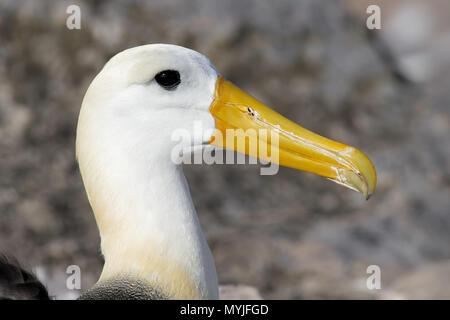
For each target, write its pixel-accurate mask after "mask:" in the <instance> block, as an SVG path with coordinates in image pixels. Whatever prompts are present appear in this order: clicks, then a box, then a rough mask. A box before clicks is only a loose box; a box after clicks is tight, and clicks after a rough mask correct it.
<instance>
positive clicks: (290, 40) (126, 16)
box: [0, 0, 450, 299]
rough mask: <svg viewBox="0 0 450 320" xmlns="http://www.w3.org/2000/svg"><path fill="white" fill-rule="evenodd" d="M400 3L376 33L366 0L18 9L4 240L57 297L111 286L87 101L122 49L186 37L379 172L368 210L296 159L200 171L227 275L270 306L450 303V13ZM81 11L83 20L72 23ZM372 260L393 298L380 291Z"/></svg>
mask: <svg viewBox="0 0 450 320" xmlns="http://www.w3.org/2000/svg"><path fill="white" fill-rule="evenodd" d="M377 2H379V1H370V3H377ZM396 2H397V3H398V5H396V6H388V7H382V10H384V11H382V19H383V20H382V23H383V29H382V30H380V31H368V30H367V29H366V28H365V18H366V17H367V15H366V13H365V8H366V7H367V5H361V2H360V1H357V2H356V1H350V0H349V1H325V0H324V1H317V0H305V1H296V0H285V1H277V2H275V1H257V0H253V1H250V0H245V1H204V2H202V1H176V0H168V1H162V0H159V1H151V2H148V3H144V2H143V1H142V2H141V1H108V2H106V1H95V4H92V3H94V2H87V1H86V2H78V1H68V2H65V1H16V0H14V1H13V0H9V1H2V3H1V4H0V75H1V76H0V79H1V80H0V250H1V251H3V252H8V253H10V254H13V255H15V256H16V257H17V258H18V259H19V260H20V261H23V262H24V263H25V265H26V266H29V267H33V268H35V270H36V271H37V272H38V274H39V276H40V277H41V279H43V281H45V282H46V283H47V284H48V286H49V288H50V291H51V293H52V294H53V295H56V297H57V298H72V297H75V296H77V295H78V294H79V293H78V292H73V291H68V290H66V289H65V279H66V274H65V269H66V267H67V266H68V265H71V264H77V265H79V266H80V267H81V270H82V276H83V277H82V285H83V289H86V288H88V287H89V286H91V285H92V284H93V283H94V282H95V281H96V279H97V277H98V275H99V273H100V270H101V266H102V260H101V257H100V254H99V238H98V234H97V229H96V226H95V222H94V219H93V216H92V215H91V210H90V208H89V205H88V202H87V199H86V196H85V193H84V189H83V186H82V182H81V178H80V175H79V172H78V168H77V164H76V162H75V155H74V137H75V127H76V121H77V115H78V111H79V107H80V103H81V100H82V98H83V95H84V92H85V90H86V88H87V87H88V85H89V83H90V81H91V80H92V79H93V77H94V75H95V74H96V73H97V72H98V71H99V70H100V68H101V67H102V65H103V64H104V63H105V62H106V61H107V59H108V58H109V57H111V56H112V55H114V54H115V53H117V52H119V51H121V50H123V49H125V48H128V47H132V46H136V45H141V44H147V43H154V42H165V43H175V44H179V45H183V46H187V47H190V48H193V49H195V50H197V51H200V52H202V53H204V54H205V55H207V56H208V57H209V58H210V59H211V61H212V62H213V63H214V64H215V65H216V67H217V69H218V70H220V72H221V73H222V74H223V75H225V76H226V77H227V78H229V79H230V80H232V81H233V82H235V83H237V84H239V86H240V87H242V88H243V89H245V90H246V91H249V92H251V93H252V94H254V95H255V96H257V97H259V98H260V99H261V100H263V101H265V102H266V103H267V104H268V105H271V106H274V107H275V109H276V110H277V111H279V112H281V113H282V114H284V115H286V116H287V117H289V118H291V119H293V120H295V121H296V122H298V123H301V124H302V125H304V126H305V127H307V128H309V129H311V130H314V131H316V132H319V133H321V134H323V135H325V136H328V137H331V138H333V139H336V140H338V141H343V142H345V143H347V144H350V145H354V146H356V147H358V148H360V149H362V150H363V151H364V152H366V153H367V154H368V155H369V157H370V158H371V159H372V160H373V161H374V163H375V166H376V168H377V171H378V181H379V182H378V187H377V191H376V193H375V195H374V196H373V197H372V198H371V199H370V201H368V202H366V201H364V200H363V198H362V197H361V196H360V195H358V194H356V193H353V192H351V191H349V190H346V189H344V188H342V187H339V186H338V185H335V184H333V183H330V182H329V181H327V180H325V179H322V178H319V177H317V176H313V175H310V174H307V173H300V172H296V171H293V170H291V169H287V168H281V169H280V172H279V174H277V175H275V176H260V175H259V168H258V167H256V166H249V165H233V166H231V165H228V166H218V165H217V166H198V165H193V166H190V167H186V168H185V172H186V175H187V178H188V181H189V183H190V186H191V191H192V196H193V199H194V201H195V204H196V207H197V209H198V214H199V216H200V220H201V223H202V226H203V228H204V232H205V234H206V236H207V239H208V242H209V244H210V246H211V249H212V251H213V254H214V257H215V259H216V264H217V269H218V273H219V279H220V282H221V283H231V284H246V285H251V286H254V287H256V288H258V289H259V291H260V292H261V295H262V296H263V297H264V298H294V299H299V298H300V299H303V298H305V299H306V298H343V299H347V298H416V297H421V298H450V283H449V281H450V280H449V279H450V277H448V274H449V272H450V245H449V244H450V232H449V231H450V214H449V207H450V200H449V191H450V170H449V169H450V168H449V166H450V161H449V159H450V142H449V136H450V126H449V110H450V107H449V104H450V95H449V93H448V92H449V90H448V88H449V86H450V76H449V75H450V72H449V69H450V64H449V59H448V57H450V54H449V52H450V49H449V45H448V44H449V43H450V40H449V39H450V31H449V26H450V23H449V21H450V20H449V19H447V17H445V14H444V15H443V14H442V12H450V8H449V5H448V1H427V2H425V1H396ZM73 3H76V4H79V5H80V6H81V10H82V29H81V30H73V31H70V30H68V29H67V28H66V27H65V20H66V17H67V14H66V13H65V10H66V8H67V6H68V5H69V4H73ZM275 3H276V4H275ZM405 12H406V13H405ZM370 264H376V265H379V266H380V267H381V273H382V290H378V291H377V290H375V291H370V290H368V289H366V286H365V281H366V278H367V274H366V268H367V266H368V265H370Z"/></svg>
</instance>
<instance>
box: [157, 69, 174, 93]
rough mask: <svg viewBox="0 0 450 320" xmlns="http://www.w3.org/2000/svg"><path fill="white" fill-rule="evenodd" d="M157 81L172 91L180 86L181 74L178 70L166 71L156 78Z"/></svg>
mask: <svg viewBox="0 0 450 320" xmlns="http://www.w3.org/2000/svg"><path fill="white" fill-rule="evenodd" d="M155 80H156V82H158V84H159V85H160V86H161V87H163V88H164V89H166V90H170V89H173V88H175V87H176V86H177V85H179V84H180V73H179V72H178V71H176V70H164V71H161V72H160V73H158V74H157V75H156V76H155Z"/></svg>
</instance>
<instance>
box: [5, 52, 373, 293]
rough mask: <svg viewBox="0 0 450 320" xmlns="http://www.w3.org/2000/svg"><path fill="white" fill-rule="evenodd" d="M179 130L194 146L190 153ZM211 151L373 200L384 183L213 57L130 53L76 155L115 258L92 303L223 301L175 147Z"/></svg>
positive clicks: (99, 82) (112, 72) (104, 87)
mask: <svg viewBox="0 0 450 320" xmlns="http://www.w3.org/2000/svg"><path fill="white" fill-rule="evenodd" d="M199 127H200V128H201V130H198V128H199ZM229 129H242V130H235V131H234V132H233V134H234V137H235V138H236V139H239V138H244V139H243V141H244V144H242V143H241V144H239V143H235V140H236V139H234V138H233V139H225V138H224V137H226V136H227V134H228V132H231V131H230V130H229ZM177 130H178V131H179V130H182V132H184V133H188V134H189V136H190V139H186V140H185V141H186V142H185V144H184V145H183V142H181V144H182V145H181V148H180V141H179V140H178V141H177V140H176V139H173V133H174V132H175V131H177ZM263 133H264V134H263ZM272 134H274V135H272ZM274 137H276V141H275V138H274ZM255 144H256V145H258V147H257V148H254V147H252V146H254V145H255ZM177 148H178V149H177ZM211 148H225V149H232V150H235V151H238V152H241V153H244V154H248V155H250V156H253V157H256V158H260V159H262V160H268V161H271V162H275V163H278V164H280V165H283V166H287V167H291V168H294V169H298V170H303V171H308V172H311V173H315V174H318V175H321V176H324V177H327V178H329V179H331V180H333V181H335V182H337V183H339V184H342V185H344V186H346V187H348V188H351V189H354V190H356V191H359V192H361V193H362V194H363V195H364V196H365V197H368V196H370V194H372V193H373V192H374V189H375V185H376V173H375V169H374V167H373V165H372V163H371V162H370V160H369V159H368V158H367V157H366V156H365V155H364V154H363V153H362V152H360V151H359V150H357V149H355V148H353V147H350V146H347V145H344V144H341V143H338V142H334V141H331V140H328V139H326V138H324V137H321V136H319V135H317V134H315V133H312V132H310V131H308V130H306V129H304V128H302V127H300V126H299V125H297V124H295V123H294V122H291V121H289V120H288V119H286V118H284V117H283V116H281V115H280V114H278V113H276V112H275V111H273V110H272V109H270V108H268V107H267V106H265V105H264V104H262V103H261V102H260V101H258V100H256V99H255V98H254V97H252V96H250V95H248V94H246V93H245V92H243V91H242V90H240V89H239V88H238V87H236V86H235V85H234V84H232V83H231V82H229V81H227V80H226V79H225V78H223V77H222V76H220V74H219V73H218V72H217V71H216V69H215V68H214V66H213V65H212V64H211V62H210V61H209V60H208V59H207V58H206V57H205V56H203V55H202V54H200V53H198V52H195V51H193V50H190V49H187V48H183V47H179V46H175V45H167V44H150V45H144V46H140V47H135V48H131V49H128V50H125V51H123V52H120V53H119V54H117V55H116V56H114V57H113V58H111V59H110V60H109V62H108V63H106V65H105V66H104V67H103V69H102V70H101V72H100V73H99V74H98V75H97V76H96V77H95V79H94V80H93V81H92V83H91V85H90V86H89V88H88V90H87V92H86V95H85V97H84V100H83V103H82V106H81V111H80V115H79V120H78V127H77V137H76V154H77V159H78V163H79V166H80V171H81V175H82V178H83V182H84V186H85V188H86V192H87V195H88V198H89V202H90V204H91V206H92V209H93V212H94V215H95V219H96V222H97V225H98V229H99V232H100V236H101V251H102V254H103V256H104V260H105V264H104V267H103V271H102V273H101V276H100V279H99V280H98V282H97V284H95V285H94V286H93V287H92V288H91V289H89V290H87V291H86V292H85V293H84V294H82V295H81V297H80V298H81V299H217V298H218V282H217V274H216V268H215V264H214V260H213V257H212V255H211V252H210V249H209V247H208V245H207V243H206V240H205V237H204V235H203V233H202V230H201V228H200V224H199V221H198V218H197V214H196V211H195V208H194V206H193V203H192V199H191V196H190V194H189V188H188V185H187V183H186V180H185V177H184V175H183V172H182V165H181V164H180V163H179V162H177V161H174V150H175V149H177V150H179V152H178V153H179V155H180V156H182V157H184V156H186V155H190V154H192V153H195V152H198V151H199V150H200V151H204V150H209V149H211ZM264 148H266V149H270V150H271V152H272V154H271V156H269V153H267V154H266V153H261V152H258V151H257V150H261V149H264ZM273 154H276V155H277V157H272V155H273ZM0 264H1V263H0ZM0 289H1V288H0Z"/></svg>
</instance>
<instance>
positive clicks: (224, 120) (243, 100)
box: [209, 77, 377, 199]
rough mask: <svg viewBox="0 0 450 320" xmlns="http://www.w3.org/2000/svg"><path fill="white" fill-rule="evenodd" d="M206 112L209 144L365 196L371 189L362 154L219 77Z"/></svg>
mask: <svg viewBox="0 0 450 320" xmlns="http://www.w3.org/2000/svg"><path fill="white" fill-rule="evenodd" d="M210 112H211V114H212V115H213V117H214V118H215V123H216V131H215V133H214V136H213V138H212V139H211V141H210V142H209V143H210V144H213V145H216V146H219V147H223V148H226V149H230V150H234V151H238V152H241V153H244V154H247V155H249V156H252V157H256V158H258V159H261V160H264V161H269V162H272V163H276V164H279V165H282V166H286V167H290V168H294V169H298V170H303V171H307V172H311V173H315V174H317V175H320V176H324V177H327V178H329V179H330V180H332V181H334V182H336V183H339V184H341V185H344V186H345V187H348V188H350V189H353V190H355V191H359V192H361V193H362V194H363V195H364V196H365V197H366V198H367V199H368V198H369V197H370V195H371V194H372V193H373V192H374V190H375V185H376V181H377V177H376V172H375V168H374V166H373V164H372V162H371V161H370V160H369V158H368V157H367V156H366V155H365V154H364V153H362V152H361V151H359V150H357V149H355V148H353V147H350V146H347V145H345V144H341V143H339V142H335V141H332V140H329V139H327V138H324V137H322V136H320V135H318V134H315V133H313V132H311V131H309V130H307V129H305V128H303V127H301V126H299V125H297V124H296V123H294V122H292V121H290V120H288V119H286V118H285V117H283V116H282V115H280V114H278V113H277V112H275V111H273V110H272V109H270V108H269V107H267V106H265V105H264V104H263V103H261V102H260V101H258V100H257V99H255V98H254V97H252V96H251V95H249V94H247V93H245V92H244V91H242V90H241V89H239V88H238V87H236V86H235V85H234V84H233V83H231V82H229V81H227V80H225V79H224V78H222V77H219V78H218V80H217V84H216V90H215V97H214V101H213V102H212V104H211V107H210Z"/></svg>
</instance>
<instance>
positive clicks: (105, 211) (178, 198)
mask: <svg viewBox="0 0 450 320" xmlns="http://www.w3.org/2000/svg"><path fill="white" fill-rule="evenodd" d="M97 154H102V155H103V156H104V157H106V159H108V161H102V159H100V158H99V156H96V157H94V158H90V159H88V160H87V161H83V160H84V159H83V153H82V152H81V153H80V150H78V158H79V163H80V170H81V173H82V176H83V181H84V184H85V187H86V191H87V193H88V197H89V200H90V203H91V206H92V208H93V211H94V215H95V218H96V221H97V225H98V228H99V231H100V236H101V248H102V253H103V255H104V258H105V265H104V268H103V271H102V274H101V277H100V280H99V283H100V282H104V281H109V280H111V279H114V278H120V277H122V278H123V277H128V278H136V279H139V280H141V281H142V280H144V281H146V282H147V283H149V285H150V286H153V287H155V289H157V290H159V291H161V292H162V293H163V294H164V295H166V296H168V297H170V298H175V299H202V298H206V299H216V298H218V285H217V275H216V269H215V265H214V260H213V257H212V255H211V252H210V250H209V247H208V245H207V243H206V240H205V238H204V236H203V233H202V231H201V227H200V224H199V221H198V218H197V214H196V212H195V208H194V206H193V203H192V199H191V196H190V193H189V188H188V185H187V182H186V179H185V177H184V175H183V172H182V168H181V166H177V165H175V164H173V163H172V162H171V161H170V159H153V160H152V159H150V161H149V159H146V161H140V160H139V159H132V161H130V157H129V155H123V154H122V155H118V154H115V155H109V156H106V155H107V153H102V152H97ZM104 159H105V158H104Z"/></svg>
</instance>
